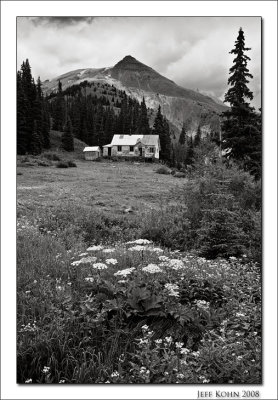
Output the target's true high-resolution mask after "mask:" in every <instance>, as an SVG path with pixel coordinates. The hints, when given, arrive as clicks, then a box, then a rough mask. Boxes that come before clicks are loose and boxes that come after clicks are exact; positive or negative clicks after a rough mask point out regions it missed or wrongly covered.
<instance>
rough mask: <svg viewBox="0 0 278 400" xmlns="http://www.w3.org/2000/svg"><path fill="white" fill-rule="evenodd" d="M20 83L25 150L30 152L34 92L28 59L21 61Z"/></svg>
mask: <svg viewBox="0 0 278 400" xmlns="http://www.w3.org/2000/svg"><path fill="white" fill-rule="evenodd" d="M21 84H22V90H23V93H24V97H25V107H26V114H25V133H26V135H25V138H26V151H27V152H30V149H31V142H32V137H33V131H34V109H33V108H34V101H35V99H36V92H35V89H34V81H33V77H32V73H31V67H30V64H29V60H28V59H26V61H23V63H22V65H21Z"/></svg>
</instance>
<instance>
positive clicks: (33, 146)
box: [29, 121, 42, 155]
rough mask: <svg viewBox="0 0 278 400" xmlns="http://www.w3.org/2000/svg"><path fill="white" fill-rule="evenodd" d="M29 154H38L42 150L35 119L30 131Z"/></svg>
mask: <svg viewBox="0 0 278 400" xmlns="http://www.w3.org/2000/svg"><path fill="white" fill-rule="evenodd" d="M29 151H30V153H31V154H35V155H37V154H40V153H41V151H42V143H41V138H40V135H39V133H38V128H37V121H34V130H33V132H32V136H31V142H30V149H29Z"/></svg>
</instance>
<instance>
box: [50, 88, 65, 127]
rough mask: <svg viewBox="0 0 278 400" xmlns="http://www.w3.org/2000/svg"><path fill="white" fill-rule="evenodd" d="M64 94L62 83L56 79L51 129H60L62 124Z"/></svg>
mask: <svg viewBox="0 0 278 400" xmlns="http://www.w3.org/2000/svg"><path fill="white" fill-rule="evenodd" d="M64 103H65V102H64V96H63V91H62V83H61V81H60V80H59V81H58V93H57V96H56V98H55V101H54V104H53V129H54V130H55V131H62V130H63V126H64V108H65V107H64Z"/></svg>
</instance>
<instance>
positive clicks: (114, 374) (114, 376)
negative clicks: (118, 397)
mask: <svg viewBox="0 0 278 400" xmlns="http://www.w3.org/2000/svg"><path fill="white" fill-rule="evenodd" d="M119 376H120V374H119V372H118V371H114V372H112V374H111V378H118V377H119Z"/></svg>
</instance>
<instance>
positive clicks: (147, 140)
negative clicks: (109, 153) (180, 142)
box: [103, 135, 160, 150]
mask: <svg viewBox="0 0 278 400" xmlns="http://www.w3.org/2000/svg"><path fill="white" fill-rule="evenodd" d="M137 143H142V144H143V145H145V146H158V148H159V150H160V140H159V136H158V135H114V136H113V139H112V142H111V143H110V144H107V145H105V146H103V147H112V146H135V145H136V144H137Z"/></svg>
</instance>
